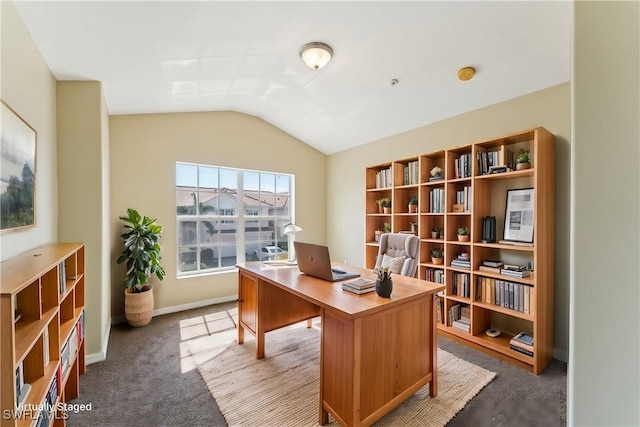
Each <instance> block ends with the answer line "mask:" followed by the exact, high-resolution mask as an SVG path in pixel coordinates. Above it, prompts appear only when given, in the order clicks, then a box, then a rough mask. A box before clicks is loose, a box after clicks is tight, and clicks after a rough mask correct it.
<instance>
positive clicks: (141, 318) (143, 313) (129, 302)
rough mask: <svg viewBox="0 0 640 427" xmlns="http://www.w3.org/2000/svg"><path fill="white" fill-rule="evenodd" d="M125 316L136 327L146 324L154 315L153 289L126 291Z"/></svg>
mask: <svg viewBox="0 0 640 427" xmlns="http://www.w3.org/2000/svg"><path fill="white" fill-rule="evenodd" d="M124 316H125V317H126V318H127V322H129V324H130V325H131V326H133V327H134V328H139V327H141V326H146V325H148V324H149V323H151V318H152V317H153V290H152V289H149V290H148V291H144V292H138V293H134V292H131V290H130V289H125V291H124Z"/></svg>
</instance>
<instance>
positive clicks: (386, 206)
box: [380, 197, 391, 214]
mask: <svg viewBox="0 0 640 427" xmlns="http://www.w3.org/2000/svg"><path fill="white" fill-rule="evenodd" d="M380 206H382V212H383V213H385V214H390V213H391V199H390V198H388V197H383V198H382V199H380Z"/></svg>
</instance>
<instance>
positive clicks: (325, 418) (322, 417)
mask: <svg viewBox="0 0 640 427" xmlns="http://www.w3.org/2000/svg"><path fill="white" fill-rule="evenodd" d="M324 315H325V313H324V310H321V311H320V316H321V317H320V320H321V322H322V324H323V325H324ZM309 321H310V320H309ZM323 360H324V328H322V329H320V399H319V401H320V408H319V410H320V413H319V415H318V424H320V425H321V426H323V425H325V424H326V423H328V422H329V413H328V412H327V410H326V409H324V405H323V404H322V401H323V400H324V375H323V370H324V363H322V361H323Z"/></svg>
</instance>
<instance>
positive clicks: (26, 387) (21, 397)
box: [17, 383, 31, 409]
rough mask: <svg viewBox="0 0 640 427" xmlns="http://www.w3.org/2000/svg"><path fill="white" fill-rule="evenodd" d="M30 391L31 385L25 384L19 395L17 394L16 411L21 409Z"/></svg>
mask: <svg viewBox="0 0 640 427" xmlns="http://www.w3.org/2000/svg"><path fill="white" fill-rule="evenodd" d="M30 391H31V384H28V383H26V384H25V385H23V386H22V388H21V389H20V394H18V402H17V407H18V409H20V408H21V407H22V404H23V403H24V401H25V400H26V399H27V396H29V392H30Z"/></svg>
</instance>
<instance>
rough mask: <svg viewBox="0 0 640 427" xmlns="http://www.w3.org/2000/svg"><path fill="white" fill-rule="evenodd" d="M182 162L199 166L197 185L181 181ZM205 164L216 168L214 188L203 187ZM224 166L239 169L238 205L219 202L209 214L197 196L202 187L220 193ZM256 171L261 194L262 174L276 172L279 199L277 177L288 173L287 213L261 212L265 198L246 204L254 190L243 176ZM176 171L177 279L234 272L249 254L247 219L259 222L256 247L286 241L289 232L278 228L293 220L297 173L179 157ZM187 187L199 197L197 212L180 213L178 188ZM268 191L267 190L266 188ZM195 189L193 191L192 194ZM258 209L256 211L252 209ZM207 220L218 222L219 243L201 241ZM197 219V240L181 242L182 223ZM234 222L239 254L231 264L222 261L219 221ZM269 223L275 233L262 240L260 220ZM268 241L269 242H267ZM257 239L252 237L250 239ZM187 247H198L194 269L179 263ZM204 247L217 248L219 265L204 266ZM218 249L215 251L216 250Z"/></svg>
mask: <svg viewBox="0 0 640 427" xmlns="http://www.w3.org/2000/svg"><path fill="white" fill-rule="evenodd" d="M179 165H185V166H193V167H196V170H195V172H196V177H195V178H196V185H195V186H186V185H178V176H177V175H178V172H177V170H178V166H179ZM201 167H204V168H215V169H216V170H217V176H218V179H217V187H215V190H214V188H213V187H202V186H201V185H200V184H201V183H200V168H201ZM222 169H226V170H231V171H234V172H235V173H236V184H237V185H236V187H237V190H236V193H235V194H236V205H235V207H234V208H233V209H232V210H231V209H229V208H227V207H225V208H220V207H219V205H218V206H217V209H216V211H215V213H206V214H202V213H201V212H200V206H201V205H202V203H201V202H200V198H199V197H198V196H199V194H200V192H201V191H202V189H206V190H208V191H212V190H214V191H217V192H218V194H220V189H221V188H225V187H221V185H220V170H222ZM247 172H249V173H257V174H258V194H261V193H262V191H263V190H262V188H263V185H262V175H261V174H265V175H273V176H274V181H273V182H274V185H273V192H272V195H273V197H274V200H276V195H277V194H278V184H277V178H278V177H287V178H288V194H287V197H288V201H287V213H286V214H285V215H274V214H269V215H260V212H261V207H262V206H261V203H266V202H258V203H259V204H258V205H257V206H251V205H246V206H245V205H244V200H245V193H249V192H252V191H255V190H247V189H245V186H244V184H245V183H244V178H245V173H247ZM174 173H175V174H176V175H175V179H174V191H175V193H174V194H176V199H175V201H174V203H175V211H174V212H175V215H176V246H175V247H176V278H178V279H183V278H188V277H197V276H204V275H211V274H218V273H227V272H234V271H236V270H237V269H236V266H235V265H236V264H237V263H242V262H245V261H246V259H247V258H246V255H247V253H246V252H245V248H246V247H247V241H246V233H245V232H246V229H247V223H251V222H255V223H257V224H258V227H257V228H258V230H257V232H258V237H259V239H258V241H257V249H256V250H258V249H260V248H262V247H266V246H272V245H276V246H278V244H279V243H281V242H284V243H286V242H287V239H286V236H283V235H282V234H281V232H280V231H279V230H280V229H281V228H282V227H284V225H286V224H289V223H294V218H295V216H294V214H295V212H294V206H295V203H294V199H295V175H293V174H289V173H282V172H272V171H262V170H254V169H243V168H235V167H228V166H219V165H208V164H202V163H192V162H183V161H176V162H175V169H174ZM185 188H190V189H193V193H195V194H196V195H198V196H196V198H195V199H194V203H195V206H194V208H195V214H193V215H192V214H179V213H178V209H179V207H180V206H179V205H178V203H179V202H178V196H177V194H178V191H180V189H185ZM265 192H266V190H265ZM193 193H192V194H193ZM272 206H273V209H276V210H277V209H278V207H277V206H276V205H275V204H274V205H272ZM248 210H251V213H250V212H247V211H248ZM230 212H233V213H234V214H233V215H225V214H223V213H230ZM253 212H255V214H254V213H253ZM205 221H211V222H214V223H217V225H218V232H217V233H216V234H217V242H216V243H208V242H202V241H201V240H202V239H201V233H202V227H201V225H200V224H202V223H203V222H205ZM190 222H192V223H195V224H196V226H195V233H196V235H195V243H194V244H187V243H182V242H181V240H182V239H181V227H182V225H181V224H184V223H190ZM233 222H235V224H236V227H235V249H236V254H235V262H234V263H233V265H228V266H224V265H221V264H222V259H223V258H224V257H223V256H222V251H221V250H220V248H222V247H223V246H225V245H224V244H223V243H222V242H221V240H220V237H221V236H222V234H223V233H222V231H220V230H221V227H220V225H221V224H229V223H233ZM265 222H266V223H267V224H272V230H273V232H272V237H271V238H269V239H264V240H262V239H261V238H260V237H261V234H262V233H264V230H262V229H261V228H260V225H259V224H262V223H265ZM270 228H271V227H267V228H265V230H269V229H270ZM265 242H266V243H265ZM249 243H250V244H251V243H254V241H250V242H249ZM184 248H193V249H195V269H193V270H187V271H181V270H180V264H181V262H182V260H181V249H184ZM204 248H215V249H218V256H217V257H215V259H217V265H218V266H217V267H213V268H206V269H203V268H201V262H202V260H201V256H202V250H203V249H204ZM214 253H215V252H214Z"/></svg>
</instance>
